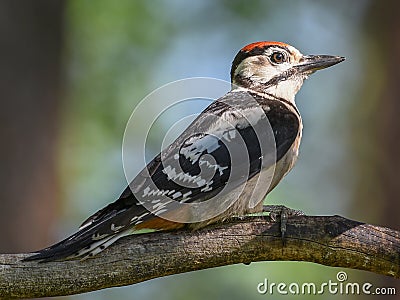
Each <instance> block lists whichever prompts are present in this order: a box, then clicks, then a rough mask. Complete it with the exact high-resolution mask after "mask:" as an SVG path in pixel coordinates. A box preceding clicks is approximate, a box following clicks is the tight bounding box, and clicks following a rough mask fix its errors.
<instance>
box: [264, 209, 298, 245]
mask: <svg viewBox="0 0 400 300" xmlns="http://www.w3.org/2000/svg"><path fill="white" fill-rule="evenodd" d="M263 212H268V213H269V217H270V218H271V220H272V221H273V222H277V219H278V218H277V217H278V216H279V221H280V230H281V238H282V244H283V246H285V244H286V241H285V235H286V230H287V228H286V225H287V221H288V218H289V217H292V216H302V215H304V212H302V211H301V210H297V209H291V208H288V207H286V206H283V205H264V206H263Z"/></svg>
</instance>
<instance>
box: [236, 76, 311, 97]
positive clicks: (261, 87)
mask: <svg viewBox="0 0 400 300" xmlns="http://www.w3.org/2000/svg"><path fill="white" fill-rule="evenodd" d="M303 81H304V78H302V77H292V78H290V80H281V81H277V82H271V81H267V82H260V81H259V80H254V79H253V78H247V77H242V76H236V77H235V80H233V82H232V89H236V88H244V89H248V90H252V91H255V92H257V93H261V94H268V95H270V96H273V97H274V98H277V99H284V100H286V101H289V102H292V103H295V96H296V93H297V92H298V91H299V90H300V88H301V86H302V84H303Z"/></svg>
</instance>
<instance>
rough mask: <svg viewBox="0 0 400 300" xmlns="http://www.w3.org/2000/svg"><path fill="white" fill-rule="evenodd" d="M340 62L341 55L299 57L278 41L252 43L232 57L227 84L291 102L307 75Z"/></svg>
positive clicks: (291, 48) (295, 52)
mask: <svg viewBox="0 0 400 300" xmlns="http://www.w3.org/2000/svg"><path fill="white" fill-rule="evenodd" d="M343 60H344V57H341V56H331V55H303V54H301V53H300V51H299V50H297V49H296V48H294V47H292V46H290V45H288V44H285V43H282V42H256V43H252V44H249V45H247V46H245V47H243V48H242V49H241V50H240V51H239V53H238V54H237V55H236V57H235V59H234V60H233V63H232V69H231V81H232V84H233V88H235V87H244V88H248V89H252V90H255V91H258V92H263V93H269V94H272V95H273V96H275V97H278V98H283V99H285V100H288V101H294V97H295V95H296V93H297V92H298V91H299V89H300V88H301V86H302V84H303V81H304V79H306V78H307V77H308V75H310V74H312V73H314V72H315V71H317V70H321V69H324V68H327V67H330V66H333V65H335V64H337V63H340V62H342V61H343Z"/></svg>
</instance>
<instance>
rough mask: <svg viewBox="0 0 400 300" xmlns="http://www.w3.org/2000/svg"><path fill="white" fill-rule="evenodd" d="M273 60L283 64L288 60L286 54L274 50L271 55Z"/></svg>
mask: <svg viewBox="0 0 400 300" xmlns="http://www.w3.org/2000/svg"><path fill="white" fill-rule="evenodd" d="M270 59H271V62H273V63H275V64H281V63H284V62H285V61H286V55H285V53H283V52H278V51H277V52H274V53H272V54H271V56H270Z"/></svg>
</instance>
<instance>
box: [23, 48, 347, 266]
mask: <svg viewBox="0 0 400 300" xmlns="http://www.w3.org/2000/svg"><path fill="white" fill-rule="evenodd" d="M344 59H345V58H344V57H340V56H330V55H303V54H301V53H300V52H299V51H298V50H297V49H296V48H294V47H292V46H290V45H288V44H285V43H282V42H271V41H263V42H256V43H252V44H249V45H247V46H245V47H243V48H242V49H241V50H240V51H239V52H238V53H237V55H236V57H235V58H234V60H233V63H232V68H231V73H230V75H231V83H232V89H231V91H230V92H228V93H227V94H225V95H224V96H222V97H221V98H219V99H217V100H215V101H214V102H213V103H211V104H210V105H209V106H208V107H207V108H206V109H205V110H204V111H203V112H202V113H201V114H200V115H199V116H198V117H197V118H196V119H195V120H194V121H193V122H192V123H191V124H190V125H189V126H188V127H187V128H186V130H184V132H183V133H182V134H181V135H180V136H179V137H178V138H177V139H176V140H175V141H174V142H173V143H172V144H171V145H169V146H168V147H167V148H166V149H164V150H162V151H161V153H160V154H159V155H157V156H156V157H155V158H154V159H153V160H152V161H150V163H148V165H147V166H146V167H145V168H144V169H143V171H142V172H141V173H139V174H138V175H137V176H136V177H135V178H134V179H133V180H132V182H131V183H130V184H129V186H128V187H127V188H126V189H125V190H124V191H123V193H122V194H121V196H120V197H119V198H118V199H117V200H116V201H115V202H113V203H111V204H109V205H108V206H106V207H104V208H103V209H101V210H99V211H98V212H96V213H95V214H94V215H92V216H91V217H89V218H88V219H87V220H86V221H84V222H83V224H82V225H81V227H80V228H79V231H77V232H76V233H75V234H73V235H71V236H70V237H68V238H66V239H65V240H63V241H61V242H59V243H57V244H55V245H53V246H50V247H48V248H45V249H43V250H40V251H38V252H37V253H36V254H34V255H32V256H30V257H27V258H26V259H25V260H41V261H54V260H65V259H71V258H77V257H80V258H87V257H90V256H93V255H95V254H97V253H99V252H101V251H102V250H103V249H105V248H106V247H108V246H110V245H111V244H112V243H114V242H115V241H116V240H118V239H119V238H121V237H123V236H126V235H130V234H137V233H140V232H143V230H157V231H161V230H176V229H180V228H184V227H186V228H191V229H198V228H202V227H204V226H207V225H209V224H212V223H215V222H221V221H224V220H226V219H229V218H231V217H234V216H244V215H246V214H249V213H259V212H263V210H264V206H263V199H264V198H265V196H266V195H267V194H268V193H269V192H270V191H271V190H272V189H273V188H274V187H275V186H276V185H277V184H278V183H279V182H280V181H281V179H282V178H283V177H284V176H285V175H286V174H287V173H288V172H289V171H290V170H291V169H292V168H293V166H294V164H295V162H296V159H297V157H298V152H299V145H300V140H301V136H302V128H303V125H302V119H301V116H300V113H299V111H298V109H297V107H296V103H295V95H296V93H297V92H298V91H299V89H300V88H301V86H302V84H303V81H304V80H305V79H306V78H307V77H308V76H309V75H310V74H312V73H314V72H315V71H317V70H320V69H324V68H327V67H330V66H333V65H335V64H337V63H340V62H342V61H343V60H344ZM249 97H251V99H254V101H250V100H249ZM254 104H257V105H254ZM256 106H259V107H258V109H259V110H260V108H261V110H262V114H260V113H259V112H257V110H256V109H257V107H256ZM210 114H211V115H213V116H215V117H214V118H211V119H210V118H208V117H207V116H209V115H210ZM265 117H266V119H267V120H268V122H269V124H270V127H271V132H272V133H273V140H272V141H273V143H274V145H273V147H272V148H273V149H275V153H274V155H273V157H274V158H273V161H271V160H268V159H266V161H267V162H266V163H263V162H262V159H263V158H266V157H269V153H262V151H261V144H262V141H260V140H259V139H263V138H266V137H265V136H262V134H261V137H259V136H256V134H255V132H256V131H257V130H256V129H255V127H257V124H261V119H263V118H264V119H265ZM224 122H229V124H231V125H232V127H233V129H234V130H235V131H236V133H237V134H233V133H232V132H231V130H232V128H227V127H226V126H224V125H223V124H224ZM264 129H265V128H261V132H266V131H268V130H266V129H265V130H264ZM259 131H260V130H259ZM239 139H240V140H241V141H242V142H243V143H244V145H245V147H246V150H247V155H248V157H247V158H248V159H247V161H248V167H247V169H246V168H245V170H246V172H244V173H243V174H239V176H238V175H236V177H234V178H233V179H232V178H230V177H231V175H232V174H231V173H232V166H233V163H235V162H233V161H231V157H230V153H229V151H228V150H229V149H230V147H232V146H235V145H236V144H237V143H238V140H239ZM206 154H207V155H211V156H212V157H213V163H212V164H208V165H206V168H207V166H208V167H210V168H212V169H213V170H214V171H215V172H214V174H213V176H212V177H211V178H208V180H203V179H201V180H200V175H199V173H200V171H201V166H200V164H201V157H202V156H203V155H206ZM176 161H178V162H179V164H180V166H181V171H180V173H179V172H178V171H177V170H175V168H172V167H171V164H172V163H173V162H176ZM239 163H240V162H239ZM271 166H272V167H273V168H274V173H273V176H272V179H271V183H270V185H269V186H267V187H266V188H264V189H261V190H257V194H256V195H254V193H253V191H254V189H255V184H256V178H259V175H260V174H261V173H262V172H263V171H264V170H265V169H270V168H271ZM203 168H204V166H203ZM229 180H231V181H232V180H233V182H234V184H233V185H232V187H231V189H228V191H226V193H225V194H224V195H223V196H221V197H220V198H218V193H219V192H221V190H223V189H224V187H226V185H227V182H228V181H229ZM185 182H192V183H196V184H194V185H192V186H187V185H185V184H184V183H185ZM239 187H240V188H241V189H240V193H237V191H238V188H239ZM233 194H235V201H234V202H233V203H232V204H231V205H228V207H227V208H226V209H225V210H224V211H223V212H222V213H220V214H219V215H217V216H213V217H212V218H210V219H205V220H202V221H199V222H189V219H190V218H189V217H188V219H187V220H188V222H185V221H174V220H173V218H171V216H174V215H175V216H179V217H180V220H182V216H185V214H188V212H187V211H185V210H184V209H182V208H181V207H180V206H179V205H169V206H168V205H166V203H163V204H159V203H158V201H159V200H158V199H157V197H158V196H161V195H162V196H165V197H166V198H167V199H170V200H168V201H167V202H169V204H171V203H172V204H174V203H203V202H205V201H207V200H209V199H210V198H212V197H214V196H216V195H217V196H216V197H217V198H216V199H217V201H220V203H223V202H224V201H226V200H227V199H232V198H233V196H232V195H233ZM252 197H253V198H254V197H255V198H256V199H250V198H252ZM219 199H220V200H219ZM250 200H252V203H256V205H250ZM146 203H153V204H154V203H155V205H154V206H153V207H156V206H157V209H156V210H155V211H149V210H148V209H147V208H146V207H147V206H146V205H145V204H146ZM183 220H184V218H183Z"/></svg>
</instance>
